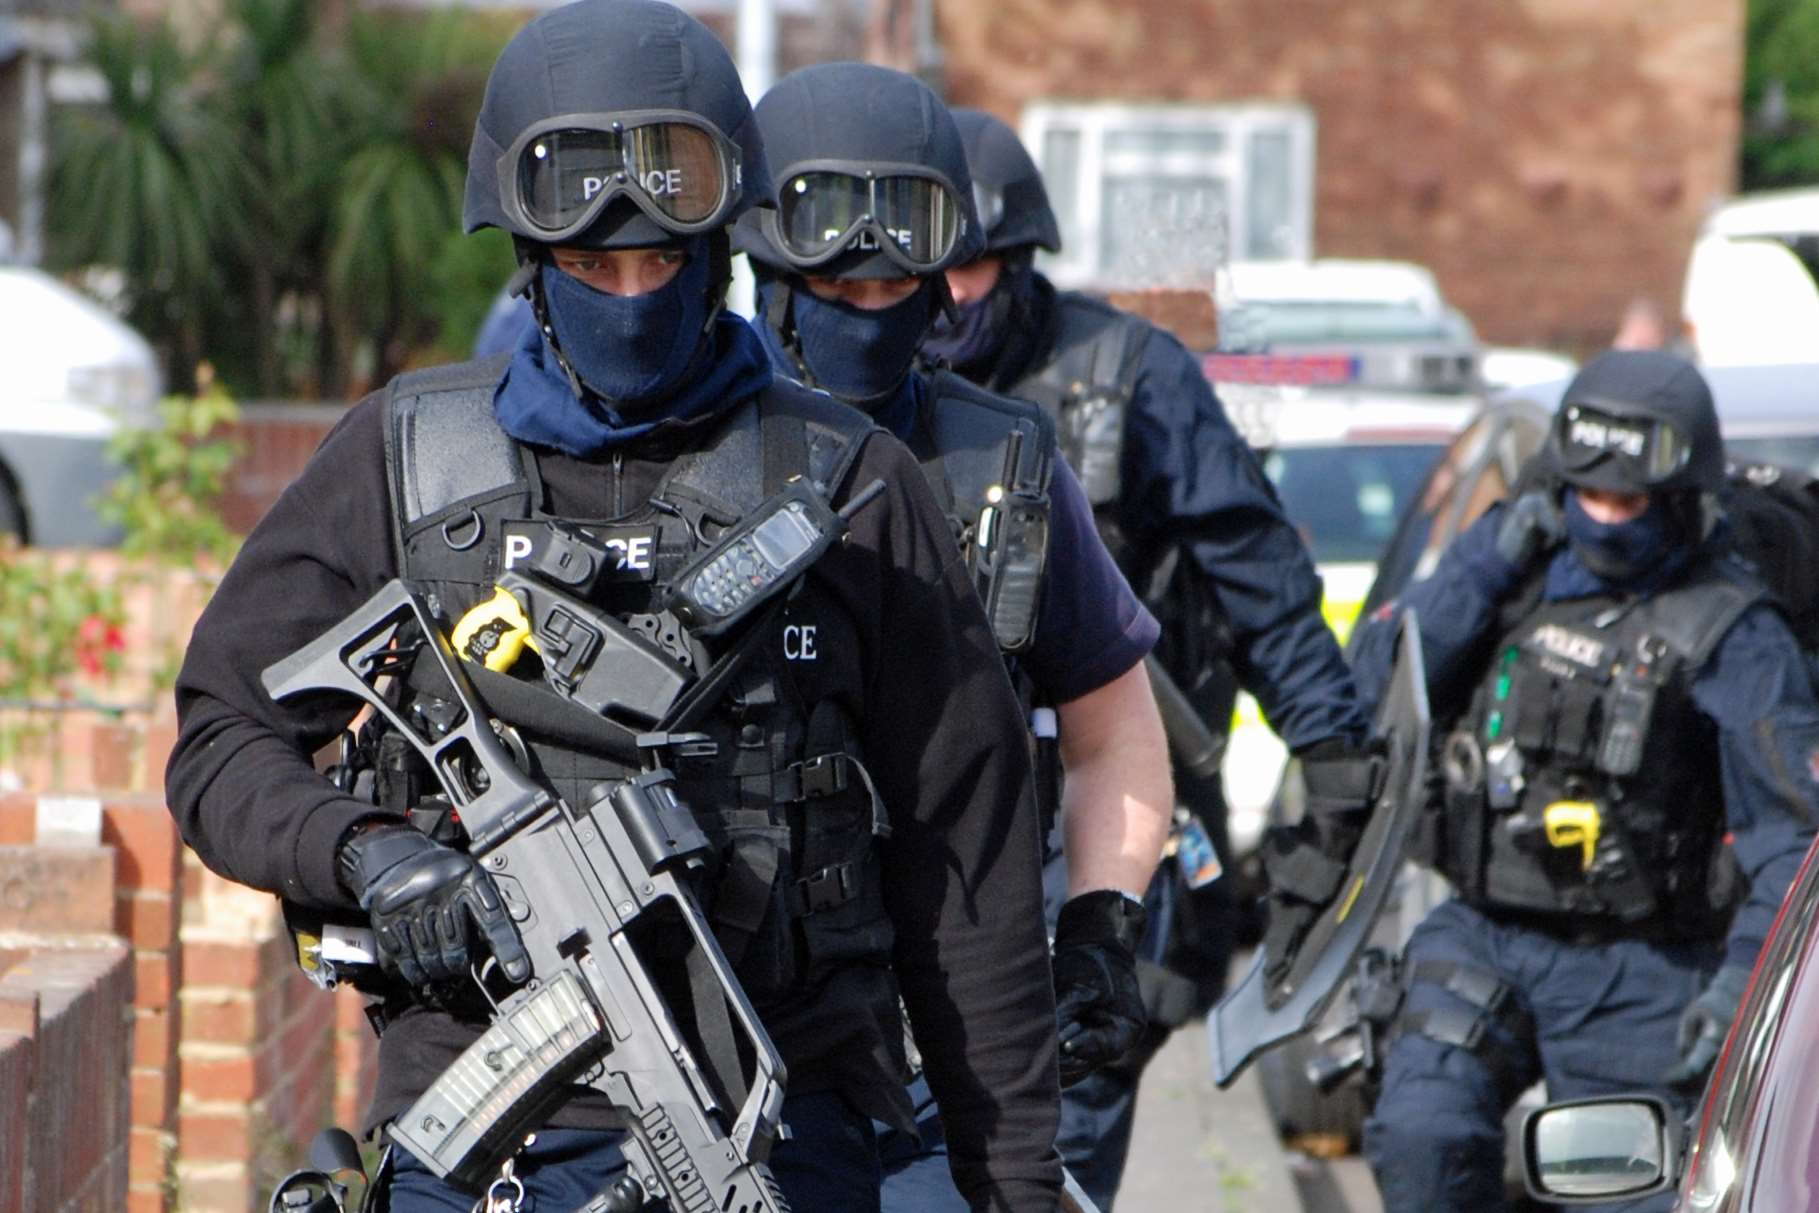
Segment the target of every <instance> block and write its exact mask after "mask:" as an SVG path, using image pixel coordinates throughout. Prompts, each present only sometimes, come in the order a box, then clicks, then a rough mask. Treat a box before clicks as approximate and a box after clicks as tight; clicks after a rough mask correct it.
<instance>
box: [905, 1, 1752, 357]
mask: <svg viewBox="0 0 1819 1213" xmlns="http://www.w3.org/2000/svg"><path fill="white" fill-rule="evenodd" d="M1743 16H1744V6H1743V4H1742V0H1605V2H1604V3H1599V4H1582V3H1576V2H1571V0H1520V2H1514V3H1512V2H1510V0H1381V2H1378V3H1371V4H1358V3H1353V2H1350V0H1067V2H1066V3H1062V4H1057V3H1054V0H998V2H996V3H993V4H975V3H970V2H968V0H942V2H941V3H940V5H939V9H938V20H939V29H940V34H941V40H942V45H943V49H944V50H945V52H946V54H947V71H948V79H949V82H950V86H951V89H950V94H951V98H952V99H953V100H954V101H956V102H957V103H960V104H966V105H977V106H982V107H984V108H986V109H990V110H992V111H993V112H995V113H997V114H999V115H1000V116H1001V117H1004V118H1005V119H1007V120H1009V121H1011V122H1013V123H1015V121H1016V120H1017V118H1018V115H1019V112H1020V110H1021V108H1022V106H1023V105H1025V104H1026V103H1028V102H1031V101H1036V100H1074V101H1078V100H1094V99H1102V100H1126V101H1144V102H1149V101H1157V102H1167V101H1191V102H1199V103H1220V102H1236V101H1246V100H1271V101H1303V102H1305V103H1306V104H1307V105H1308V106H1310V107H1311V108H1312V110H1313V112H1314V114H1315V121H1316V134H1315V142H1316V147H1317V151H1316V158H1317V159H1316V197H1315V241H1314V242H1315V248H1316V251H1317V253H1318V254H1319V255H1321V256H1328V257H1332V256H1347V257H1390V258H1402V259H1409V260H1414V261H1420V262H1423V263H1425V264H1427V265H1428V266H1430V267H1431V268H1432V269H1433V270H1434V271H1435V273H1436V274H1438V276H1439V278H1440V283H1441V286H1442V288H1443V289H1444V291H1445V293H1446V295H1447V296H1448V298H1449V299H1451V300H1452V301H1453V302H1454V303H1456V304H1457V305H1458V306H1460V307H1462V308H1463V309H1464V310H1465V312H1466V313H1467V315H1469V316H1470V317H1471V318H1472V320H1473V321H1474V323H1475V324H1477V325H1478V327H1479V329H1480V331H1481V333H1482V334H1483V335H1484V336H1485V337H1486V338H1488V339H1490V340H1493V341H1497V342H1510V343H1531V342H1532V343H1539V344H1546V345H1555V346H1563V347H1567V348H1579V349H1586V348H1590V347H1595V346H1598V345H1601V344H1603V343H1606V342H1608V340H1609V338H1610V336H1611V333H1612V332H1613V330H1614V329H1615V326H1616V323H1617V319H1618V316H1619V314H1620V313H1621V311H1622V309H1623V306H1624V304H1625V303H1626V302H1627V301H1628V300H1629V299H1630V298H1631V297H1632V296H1634V295H1636V294H1638V293H1643V294H1648V295H1652V296H1653V297H1654V298H1656V299H1657V300H1658V301H1660V302H1661V303H1662V305H1663V306H1664V307H1666V308H1669V309H1671V308H1672V307H1673V306H1674V304H1675V302H1676V301H1677V300H1678V299H1679V295H1680V280H1681V276H1682V274H1683V273H1684V272H1685V265H1686V257H1687V253H1688V251H1689V249H1690V246H1691V241H1692V237H1693V234H1694V232H1695V230H1696V229H1697V226H1698V224H1699V221H1700V219H1701V218H1702V216H1703V214H1704V212H1705V210H1706V209H1707V207H1708V206H1709V205H1710V204H1711V203H1712V202H1713V201H1714V200H1715V199H1717V198H1720V197H1722V196H1725V195H1727V194H1728V193H1730V192H1731V191H1732V190H1733V189H1734V188H1735V171H1736V169H1735V165H1736V158H1737V143H1738V138H1739V123H1740V105H1741V103H1740V96H1741V76H1742V60H1743Z"/></svg>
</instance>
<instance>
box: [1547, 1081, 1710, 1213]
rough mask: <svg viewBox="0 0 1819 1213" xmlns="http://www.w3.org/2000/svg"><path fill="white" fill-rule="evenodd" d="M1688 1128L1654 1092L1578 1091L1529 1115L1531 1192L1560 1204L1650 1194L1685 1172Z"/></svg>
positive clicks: (1593, 1201)
mask: <svg viewBox="0 0 1819 1213" xmlns="http://www.w3.org/2000/svg"><path fill="white" fill-rule="evenodd" d="M1682 1136H1683V1129H1682V1126H1681V1124H1680V1120H1679V1118H1678V1117H1677V1116H1676V1115H1675V1114H1674V1113H1673V1112H1672V1111H1671V1110H1670V1109H1669V1108H1668V1106H1667V1102H1666V1101H1665V1100H1663V1099H1661V1098H1659V1097H1658V1096H1654V1095H1626V1096H1613V1097H1600V1098H1596V1099H1573V1100H1565V1101H1562V1102H1560V1103H1554V1104H1549V1105H1547V1106H1546V1107H1544V1108H1539V1109H1537V1110H1535V1111H1533V1112H1531V1113H1529V1115H1528V1118H1527V1119H1526V1120H1524V1121H1523V1122H1522V1174H1523V1178H1524V1180H1526V1181H1527V1183H1528V1190H1529V1194H1530V1195H1531V1196H1533V1197H1535V1198H1536V1199H1537V1200H1544V1201H1553V1202H1557V1203H1560V1204H1598V1203H1601V1202H1604V1201H1608V1200H1612V1199H1617V1198H1621V1199H1624V1200H1628V1199H1632V1198H1634V1197H1638V1196H1647V1195H1649V1194H1650V1193H1652V1192H1659V1191H1661V1190H1662V1189H1663V1188H1666V1187H1668V1186H1669V1185H1671V1184H1672V1183H1673V1182H1674V1181H1675V1179H1676V1177H1677V1175H1678V1172H1679V1167H1680V1144H1681V1138H1682Z"/></svg>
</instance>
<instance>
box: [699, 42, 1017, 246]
mask: <svg viewBox="0 0 1819 1213" xmlns="http://www.w3.org/2000/svg"><path fill="white" fill-rule="evenodd" d="M756 116H757V123H758V129H759V131H760V132H761V133H762V135H763V137H764V143H765V147H766V149H767V150H768V152H769V155H770V160H771V163H772V164H773V165H775V166H776V172H775V174H774V178H773V179H774V181H775V183H776V207H775V209H774V210H767V211H764V212H762V213H760V212H756V211H752V212H747V213H746V214H745V215H744V216H743V217H742V218H741V219H740V221H739V224H738V226H737V227H736V228H735V229H734V232H733V243H734V247H736V248H738V249H739V250H741V251H742V252H745V253H746V254H748V255H749V256H750V257H751V258H752V259H753V260H754V261H756V262H759V263H761V264H762V265H764V266H766V267H768V268H770V269H771V270H773V271H775V272H779V273H784V274H804V273H813V274H818V275H825V276H827V277H831V278H902V277H909V276H915V277H929V276H933V275H937V274H939V273H940V272H941V271H942V270H945V269H947V268H948V267H949V266H952V265H958V264H961V263H963V262H967V261H971V260H972V259H973V258H975V257H977V256H979V255H980V253H982V252H983V251H984V248H985V242H984V239H983V237H982V236H981V234H980V228H979V219H978V215H977V213H976V210H975V207H974V202H973V181H972V177H971V175H970V174H969V173H968V172H967V167H966V152H965V149H964V148H963V147H962V145H961V141H960V131H959V129H958V128H957V127H956V126H955V125H954V120H953V117H952V116H951V115H950V114H949V113H948V109H947V106H946V105H944V104H943V103H942V101H941V99H940V98H939V97H937V96H935V94H934V93H933V92H932V91H931V90H930V89H929V87H928V86H927V85H925V84H923V83H922V82H921V81H920V80H917V79H916V78H915V77H914V76H909V75H906V74H904V73H903V72H899V71H893V70H892V69H890V68H886V67H877V66H875V65H873V64H869V63H824V64H819V65H817V66H814V67H805V68H803V69H801V70H800V71H796V72H792V73H790V74H789V75H788V76H786V77H784V78H783V79H782V80H780V81H778V82H777V84H776V86H775V87H774V88H772V89H771V90H770V92H768V93H766V94H765V95H764V96H763V97H761V98H760V99H759V101H758V108H757V112H756Z"/></svg>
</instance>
